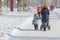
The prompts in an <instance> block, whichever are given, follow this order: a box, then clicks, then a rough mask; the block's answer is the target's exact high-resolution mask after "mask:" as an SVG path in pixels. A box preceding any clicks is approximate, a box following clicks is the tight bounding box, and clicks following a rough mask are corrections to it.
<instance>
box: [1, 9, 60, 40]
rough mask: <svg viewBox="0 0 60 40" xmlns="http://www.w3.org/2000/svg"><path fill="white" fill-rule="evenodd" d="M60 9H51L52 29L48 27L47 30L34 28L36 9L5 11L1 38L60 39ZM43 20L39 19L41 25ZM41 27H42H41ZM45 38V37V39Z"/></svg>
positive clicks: (26, 39) (14, 39) (15, 39)
mask: <svg viewBox="0 0 60 40" xmlns="http://www.w3.org/2000/svg"><path fill="white" fill-rule="evenodd" d="M59 10H60V9H54V10H53V11H50V25H51V30H50V31H49V30H48V29H47V31H46V32H44V31H40V30H37V31H35V30H34V26H33V25H32V20H33V15H34V13H36V10H33V11H30V12H17V11H14V12H10V11H8V12H6V11H4V12H3V14H2V16H0V32H1V33H0V39H1V40H4V39H5V40H12V39H13V40H20V39H22V40H24V39H25V40H28V39H29V40H30V39H31V40H35V38H36V40H37V39H38V40H39V39H41V40H44V39H46V40H49V39H53V40H60V39H59V38H60V31H59V30H60V28H59V25H60V15H59ZM40 25H41V20H39V27H40ZM39 29H40V28H39ZM43 38H44V39H43Z"/></svg>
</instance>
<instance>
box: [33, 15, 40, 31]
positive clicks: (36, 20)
mask: <svg viewBox="0 0 60 40" xmlns="http://www.w3.org/2000/svg"><path fill="white" fill-rule="evenodd" d="M38 19H39V17H38V15H37V14H34V18H33V25H34V28H35V30H38Z"/></svg>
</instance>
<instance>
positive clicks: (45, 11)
mask: <svg viewBox="0 0 60 40" xmlns="http://www.w3.org/2000/svg"><path fill="white" fill-rule="evenodd" d="M41 15H42V22H44V23H45V22H48V19H49V18H48V17H49V10H48V9H47V8H43V9H42V12H41Z"/></svg>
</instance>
